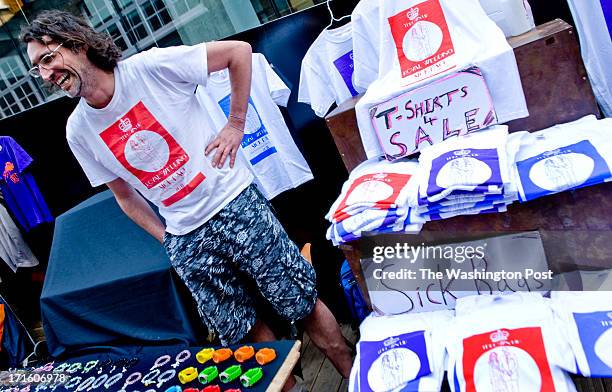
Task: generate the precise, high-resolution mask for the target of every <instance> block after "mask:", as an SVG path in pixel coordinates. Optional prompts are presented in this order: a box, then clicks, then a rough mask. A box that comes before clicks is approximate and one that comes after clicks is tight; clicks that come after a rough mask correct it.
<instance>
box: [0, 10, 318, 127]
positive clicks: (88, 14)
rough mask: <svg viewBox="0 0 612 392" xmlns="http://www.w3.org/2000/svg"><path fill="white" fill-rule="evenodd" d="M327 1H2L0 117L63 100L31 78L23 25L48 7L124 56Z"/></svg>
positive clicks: (220, 34) (219, 34)
mask: <svg viewBox="0 0 612 392" xmlns="http://www.w3.org/2000/svg"><path fill="white" fill-rule="evenodd" d="M322 2H324V0H70V1H60V0H29V1H28V0H23V1H21V0H0V119H2V118H6V117H9V116H12V115H15V114H17V113H20V112H23V111H26V110H28V109H30V108H32V107H34V106H37V105H40V104H43V103H44V102H47V101H49V100H52V99H55V98H58V97H59V96H61V93H58V92H52V91H50V90H48V89H46V88H45V87H44V86H43V85H42V84H41V83H40V82H39V81H38V80H35V79H33V78H31V77H29V76H28V72H27V71H28V69H29V68H30V64H29V61H28V59H27V55H26V52H25V47H24V46H23V45H21V44H20V42H19V33H20V30H21V26H22V25H23V24H25V23H27V21H28V20H31V19H33V18H34V17H35V16H36V14H37V13H38V12H40V11H42V10H46V9H63V10H66V11H70V12H73V13H75V14H78V15H82V16H83V17H85V18H86V19H87V20H88V21H89V23H90V24H91V26H92V27H93V28H94V29H96V30H97V31H104V32H106V33H108V34H109V35H110V36H112V37H113V39H114V41H115V43H116V44H117V45H118V46H119V47H120V48H121V49H122V50H123V54H124V58H127V57H129V56H131V55H133V54H135V53H138V52H140V51H143V50H146V49H149V48H151V47H153V46H158V47H166V46H172V45H181V44H187V45H192V44H195V43H199V42H203V41H211V40H217V39H221V38H225V37H228V36H230V35H233V34H236V33H239V32H241V31H244V30H248V29H250V28H253V27H257V26H260V25H261V24H264V23H267V22H270V21H272V20H275V19H277V18H280V17H282V16H285V15H288V14H291V13H293V12H296V11H299V10H302V9H305V8H308V7H311V6H313V5H315V4H318V3H322Z"/></svg>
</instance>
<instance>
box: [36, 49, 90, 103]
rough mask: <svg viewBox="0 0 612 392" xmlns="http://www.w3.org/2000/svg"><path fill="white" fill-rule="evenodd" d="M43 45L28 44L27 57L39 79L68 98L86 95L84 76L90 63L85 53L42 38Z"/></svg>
mask: <svg viewBox="0 0 612 392" xmlns="http://www.w3.org/2000/svg"><path fill="white" fill-rule="evenodd" d="M43 39H44V41H45V43H42V42H39V41H36V40H33V41H31V42H29V43H28V57H29V58H30V62H31V63H32V65H33V66H34V67H33V68H37V69H38V70H37V71H36V70H34V73H36V72H38V74H40V77H41V78H42V79H43V80H44V81H45V82H49V83H52V84H53V85H55V86H57V87H59V88H60V89H61V90H62V91H64V93H66V95H68V96H70V97H81V96H83V94H85V93H86V91H84V90H86V89H84V88H83V87H84V85H86V84H87V83H86V81H84V79H86V76H87V75H88V74H89V72H88V67H90V66H91V64H90V62H89V61H88V59H87V56H86V55H85V51H84V50H81V51H79V52H78V53H75V52H74V51H72V50H70V49H68V48H65V47H63V45H62V44H61V43H59V42H55V41H53V40H51V39H50V38H49V37H43ZM31 73H32V72H31ZM84 82H85V83H84Z"/></svg>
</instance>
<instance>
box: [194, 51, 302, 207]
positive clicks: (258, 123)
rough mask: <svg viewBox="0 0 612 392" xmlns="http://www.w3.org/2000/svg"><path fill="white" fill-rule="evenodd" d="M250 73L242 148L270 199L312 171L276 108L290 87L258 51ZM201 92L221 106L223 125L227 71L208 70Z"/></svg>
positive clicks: (227, 97) (227, 103)
mask: <svg viewBox="0 0 612 392" xmlns="http://www.w3.org/2000/svg"><path fill="white" fill-rule="evenodd" d="M252 73H253V75H252V78H251V95H250V97H249V104H248V111H247V115H246V125H245V129H244V138H243V139H242V152H243V154H244V156H245V157H246V158H247V160H248V162H249V166H250V168H251V172H252V173H253V174H254V176H255V183H256V184H257V186H258V188H259V189H260V190H261V191H262V193H263V195H264V196H265V197H266V198H267V199H272V198H274V197H275V196H277V195H278V194H279V193H281V192H284V191H286V190H288V189H292V188H295V187H297V186H299V185H301V184H303V183H305V182H306V181H309V180H312V179H313V175H312V172H311V171H310V168H309V167H308V163H306V160H305V159H304V157H303V156H302V153H301V152H300V150H299V149H298V148H297V146H296V145H295V142H294V141H293V138H292V137H291V133H290V132H289V129H288V128H287V124H286V123H285V120H284V118H283V115H282V113H281V111H280V110H279V108H278V106H287V101H288V100H289V95H290V94H291V90H289V88H288V87H287V85H285V83H284V82H283V81H282V80H281V78H280V77H279V76H278V75H277V74H276V72H274V70H273V69H272V67H271V66H270V64H269V63H268V61H267V60H266V58H265V56H264V55H263V54H261V53H254V54H253V66H252ZM198 90H200V89H198ZM204 90H205V91H204ZM205 92H208V94H210V96H211V98H212V99H213V100H214V101H215V102H217V103H218V105H219V106H220V108H221V109H222V110H223V114H224V115H225V117H224V121H223V124H222V125H225V121H227V117H228V116H229V113H230V101H231V99H230V98H231V97H230V93H231V85H230V80H229V74H228V72H227V71H226V70H223V71H219V72H215V73H212V74H211V75H210V76H209V78H208V85H207V87H206V89H203V91H202V92H198V96H199V97H200V95H201V94H202V93H205ZM200 98H201V97H200Z"/></svg>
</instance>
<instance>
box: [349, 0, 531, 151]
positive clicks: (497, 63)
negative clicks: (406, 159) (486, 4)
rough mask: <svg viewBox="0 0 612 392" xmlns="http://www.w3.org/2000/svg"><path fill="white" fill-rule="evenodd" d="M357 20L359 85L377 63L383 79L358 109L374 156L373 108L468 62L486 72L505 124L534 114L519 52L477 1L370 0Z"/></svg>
mask: <svg viewBox="0 0 612 392" xmlns="http://www.w3.org/2000/svg"><path fill="white" fill-rule="evenodd" d="M466 10H469V12H468V11H466ZM368 12H369V13H368ZM352 18H353V24H354V27H353V28H354V31H353V36H354V42H355V44H354V61H355V67H356V79H357V80H356V83H357V84H358V85H361V86H364V85H366V84H367V81H362V80H360V78H361V74H362V72H361V71H360V68H361V69H367V68H370V67H372V66H373V64H374V63H376V62H378V79H377V80H376V81H374V82H372V83H371V84H369V87H368V90H367V92H366V94H365V95H364V97H363V98H362V99H361V100H360V101H359V102H358V104H357V106H356V108H355V110H356V114H357V121H358V124H359V131H360V134H361V138H362V142H363V145H364V148H365V152H366V154H367V156H368V157H369V158H371V157H374V156H379V155H382V154H383V150H382V147H381V146H380V143H379V141H378V138H377V136H376V133H375V131H374V127H373V125H372V122H371V118H370V109H371V107H372V106H374V105H376V104H379V103H381V102H384V101H386V100H388V99H391V98H393V97H396V96H398V95H400V94H403V93H405V92H408V91H410V90H413V89H415V88H417V87H420V86H422V85H424V84H427V83H430V82H432V81H434V80H435V79H437V78H441V77H443V76H446V75H448V74H449V73H451V72H456V71H460V70H462V69H465V68H468V67H470V66H477V67H479V68H480V70H481V71H482V74H483V76H484V79H485V81H486V83H487V86H488V88H489V91H490V94H491V99H492V102H493V106H494V107H495V112H496V115H497V118H498V121H499V122H500V123H504V122H507V121H510V120H513V119H516V118H521V117H526V116H528V114H529V113H528V111H527V105H526V102H525V96H524V94H523V89H522V85H521V80H520V76H519V73H518V67H517V65H516V60H515V58H514V52H513V51H512V48H510V46H509V45H508V43H507V41H506V38H505V36H504V33H503V32H502V31H501V30H500V29H499V27H497V25H496V24H495V23H494V22H493V21H492V20H491V19H489V17H488V16H487V15H486V13H485V12H484V10H483V9H482V7H481V5H480V3H479V2H478V0H424V1H419V0H408V1H388V0H378V7H376V4H375V2H374V1H371V0H370V1H366V4H364V5H363V6H360V5H358V6H357V7H356V9H355V11H354V12H353V14H352ZM376 30H378V34H377V33H376V32H375V31H376ZM358 39H360V40H365V42H359V43H358ZM358 46H360V47H363V48H364V49H361V48H358ZM372 57H374V58H372Z"/></svg>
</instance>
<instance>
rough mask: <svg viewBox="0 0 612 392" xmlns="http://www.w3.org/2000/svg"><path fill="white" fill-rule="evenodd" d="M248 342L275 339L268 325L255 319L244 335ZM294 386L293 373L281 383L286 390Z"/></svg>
mask: <svg viewBox="0 0 612 392" xmlns="http://www.w3.org/2000/svg"><path fill="white" fill-rule="evenodd" d="M246 340H248V341H249V342H272V341H275V340H276V336H275V335H274V332H272V330H271V329H270V327H268V326H267V325H266V324H265V323H264V322H263V321H261V320H260V319H257V321H255V325H253V327H252V328H251V330H250V331H249V334H248V335H247V337H246ZM294 386H295V377H294V376H293V374H291V375H289V378H288V379H287V382H285V385H283V391H285V392H287V391H289V390H291V388H293V387H294Z"/></svg>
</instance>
